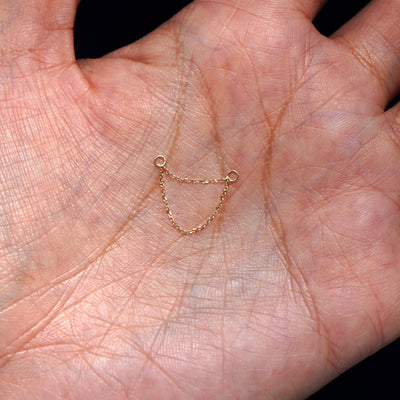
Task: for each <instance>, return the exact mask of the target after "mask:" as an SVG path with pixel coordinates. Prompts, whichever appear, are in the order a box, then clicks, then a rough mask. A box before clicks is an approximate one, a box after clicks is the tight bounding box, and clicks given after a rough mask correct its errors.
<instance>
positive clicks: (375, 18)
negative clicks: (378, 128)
mask: <svg viewBox="0 0 400 400" xmlns="http://www.w3.org/2000/svg"><path fill="white" fill-rule="evenodd" d="M399 16H400V1H399V0H374V1H372V3H370V4H369V5H368V6H367V7H366V8H365V9H363V10H362V11H361V12H360V13H359V14H358V15H357V16H355V17H354V18H353V19H352V20H351V21H349V22H348V23H347V24H346V25H344V26H343V27H342V28H341V29H340V30H339V31H338V32H337V33H336V34H335V35H334V36H333V38H334V39H336V40H337V41H338V42H340V43H342V44H344V45H345V46H346V47H347V49H348V50H349V51H350V53H351V55H352V56H353V58H354V59H355V60H356V61H357V64H359V66H361V70H362V73H363V74H366V81H367V82H369V84H372V85H374V86H376V87H377V88H378V93H380V96H378V97H377V100H378V102H379V103H380V105H386V104H387V102H388V101H390V100H391V99H392V98H393V97H394V96H395V95H396V94H397V92H398V90H399V87H400V24H399Z"/></svg>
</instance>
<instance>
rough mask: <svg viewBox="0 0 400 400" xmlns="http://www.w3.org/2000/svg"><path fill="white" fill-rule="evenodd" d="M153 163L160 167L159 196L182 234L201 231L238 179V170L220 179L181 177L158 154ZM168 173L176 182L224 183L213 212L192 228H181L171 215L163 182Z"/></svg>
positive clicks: (209, 221) (220, 206) (173, 223)
mask: <svg viewBox="0 0 400 400" xmlns="http://www.w3.org/2000/svg"><path fill="white" fill-rule="evenodd" d="M154 164H155V166H156V167H158V168H160V188H161V197H162V199H163V202H164V205H165V210H166V211H167V215H168V218H169V220H170V221H171V223H172V225H173V226H174V228H175V229H177V230H178V231H179V232H180V233H182V234H183V235H191V234H192V233H196V232H199V231H202V230H203V229H205V228H207V226H208V225H209V224H210V223H211V222H212V221H213V220H214V218H215V216H216V215H217V214H218V211H219V210H220V209H221V208H222V205H223V203H224V201H225V197H226V195H227V193H228V190H229V186H230V185H231V184H232V183H234V182H236V181H237V180H238V179H239V172H237V171H235V170H234V169H233V170H230V171H229V172H228V174H227V175H226V177H225V178H221V179H191V178H181V177H179V176H176V175H174V174H173V173H172V172H171V171H170V170H169V169H168V168H167V159H166V158H165V157H164V156H162V155H158V156H157V157H156V158H155V159H154ZM165 174H167V175H169V176H170V177H171V178H172V179H175V180H176V181H178V182H184V183H201V184H203V185H208V184H217V183H221V184H224V190H223V192H222V195H221V197H220V200H219V203H218V205H217V207H216V208H215V210H214V211H213V213H212V214H211V215H210V216H209V217H208V218H207V219H206V220H205V221H204V222H203V223H202V224H200V225H198V226H195V227H194V228H192V229H183V228H182V227H181V226H180V225H179V224H178V223H177V222H176V221H175V217H174V216H173V215H172V212H171V210H170V207H169V202H168V198H167V194H166V193H165V182H164V175H165Z"/></svg>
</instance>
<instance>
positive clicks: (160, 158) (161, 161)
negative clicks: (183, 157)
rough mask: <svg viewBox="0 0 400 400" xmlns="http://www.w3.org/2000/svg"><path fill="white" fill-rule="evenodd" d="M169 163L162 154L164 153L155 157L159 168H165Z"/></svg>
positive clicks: (155, 162)
mask: <svg viewBox="0 0 400 400" xmlns="http://www.w3.org/2000/svg"><path fill="white" fill-rule="evenodd" d="M166 163H167V159H166V158H165V157H164V156H162V155H158V156H157V157H156V158H155V159H154V164H155V166H156V167H158V168H164V167H165V164H166Z"/></svg>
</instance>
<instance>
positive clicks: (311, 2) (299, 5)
mask: <svg viewBox="0 0 400 400" xmlns="http://www.w3.org/2000/svg"><path fill="white" fill-rule="evenodd" d="M326 2H327V0H284V1H281V2H280V3H281V4H285V3H287V4H288V5H289V7H290V8H292V9H293V10H298V11H300V12H301V13H302V14H304V15H305V16H306V17H307V18H308V19H310V20H313V19H314V17H315V16H316V15H317V14H318V12H319V10H320V9H321V8H322V6H323V5H324V4H325V3H326Z"/></svg>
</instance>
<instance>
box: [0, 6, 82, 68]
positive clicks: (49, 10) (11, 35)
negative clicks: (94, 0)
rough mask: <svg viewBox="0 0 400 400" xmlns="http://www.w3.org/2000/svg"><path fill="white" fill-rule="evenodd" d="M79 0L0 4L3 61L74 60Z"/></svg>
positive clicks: (0, 53)
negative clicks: (20, 58) (23, 57)
mask: <svg viewBox="0 0 400 400" xmlns="http://www.w3.org/2000/svg"><path fill="white" fill-rule="evenodd" d="M78 3H79V0H29V1H26V0H0V46H1V52H0V57H2V58H4V57H6V58H7V57H8V56H11V57H16V56H18V55H23V54H25V55H32V54H34V55H35V56H34V57H33V58H34V59H35V60H36V61H37V60H40V61H44V62H47V63H59V62H64V61H66V60H68V59H74V48H73V26H74V20H75V13H76V8H77V6H78Z"/></svg>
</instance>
